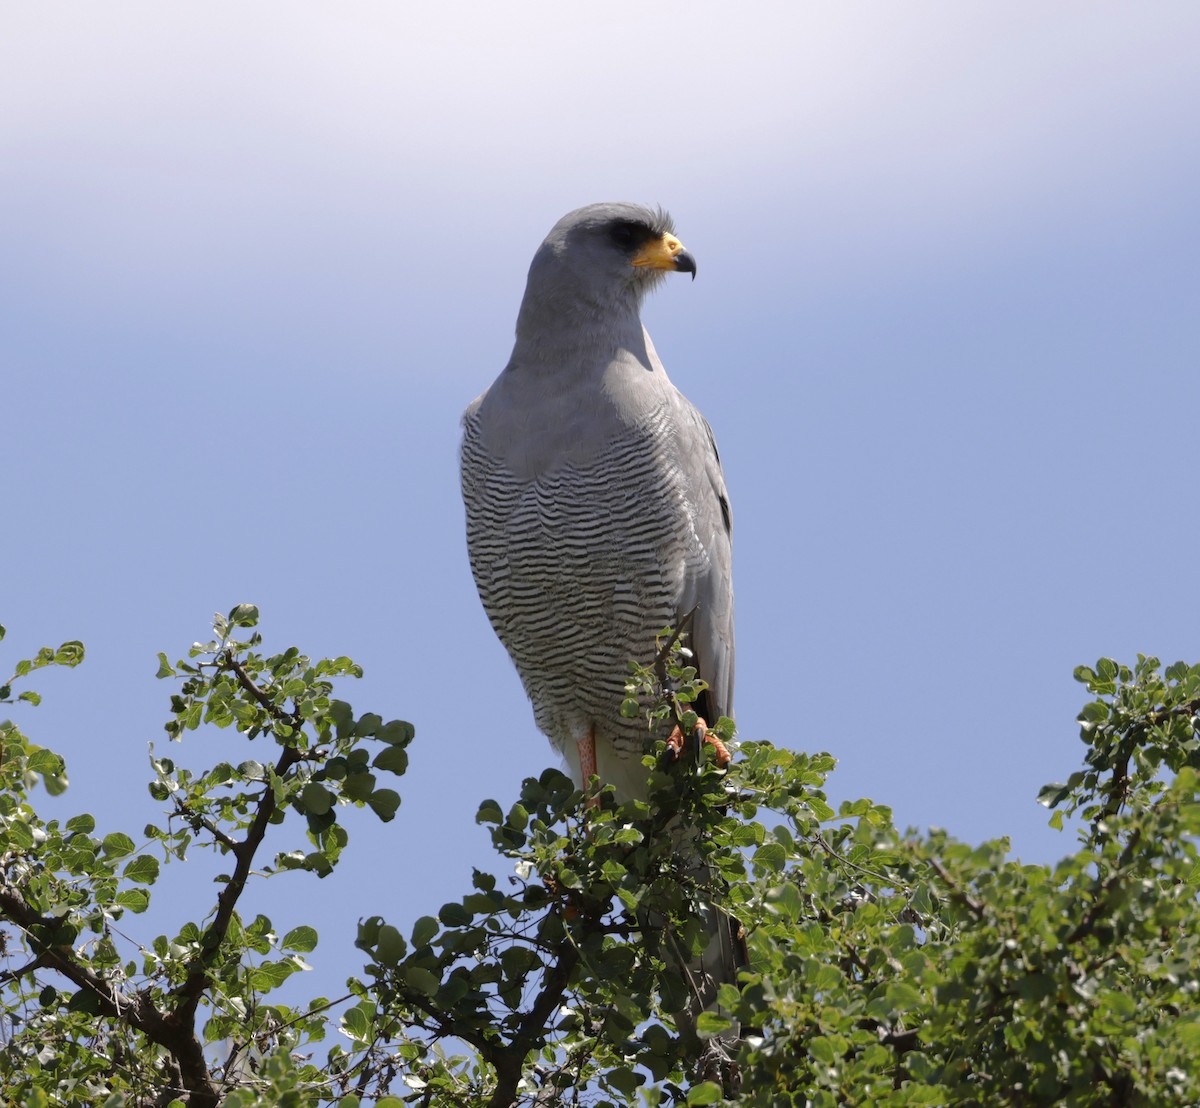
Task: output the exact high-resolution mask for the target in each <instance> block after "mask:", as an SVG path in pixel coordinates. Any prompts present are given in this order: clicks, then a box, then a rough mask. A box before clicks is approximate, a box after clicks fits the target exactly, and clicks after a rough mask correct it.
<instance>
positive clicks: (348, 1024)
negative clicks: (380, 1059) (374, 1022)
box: [341, 1005, 372, 1043]
mask: <svg viewBox="0 0 1200 1108" xmlns="http://www.w3.org/2000/svg"><path fill="white" fill-rule="evenodd" d="M341 1028H342V1032H343V1034H345V1035H347V1036H348V1037H349V1038H351V1039H353V1040H354V1041H355V1042H359V1043H369V1042H370V1041H371V1039H372V1032H371V1017H370V1016H369V1015H368V1014H367V1012H365V1011H364V1010H363V1008H362V1006H361V1005H359V1006H356V1007H354V1008H351V1009H350V1010H349V1011H347V1012H345V1013H344V1014H343V1015H342V1018H341Z"/></svg>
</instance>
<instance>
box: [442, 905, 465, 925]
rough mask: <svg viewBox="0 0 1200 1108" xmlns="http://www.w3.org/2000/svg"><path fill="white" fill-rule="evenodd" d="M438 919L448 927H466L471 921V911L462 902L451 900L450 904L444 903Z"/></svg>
mask: <svg viewBox="0 0 1200 1108" xmlns="http://www.w3.org/2000/svg"><path fill="white" fill-rule="evenodd" d="M438 919H440V920H441V921H442V923H444V924H445V925H446V926H447V927H465V926H466V925H467V924H468V923H470V922H471V913H470V912H468V911H467V910H466V909H465V908H464V907H463V906H462V905H461V904H456V903H454V902H453V901H451V902H450V903H449V904H443V905H442V909H441V911H440V912H438Z"/></svg>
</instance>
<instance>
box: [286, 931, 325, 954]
mask: <svg viewBox="0 0 1200 1108" xmlns="http://www.w3.org/2000/svg"><path fill="white" fill-rule="evenodd" d="M279 945H280V947H281V948H282V949H283V950H296V951H299V952H300V953H301V954H307V953H308V952H309V951H312V950H316V948H317V931H316V928H313V927H308V926H307V925H303V924H302V925H301V926H300V927H293V928H292V929H291V930H290V931H289V932H288V933H287V934H286V935H284V937H283V939H282V941H281V942H280V944H279Z"/></svg>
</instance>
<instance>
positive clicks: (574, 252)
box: [461, 202, 748, 1072]
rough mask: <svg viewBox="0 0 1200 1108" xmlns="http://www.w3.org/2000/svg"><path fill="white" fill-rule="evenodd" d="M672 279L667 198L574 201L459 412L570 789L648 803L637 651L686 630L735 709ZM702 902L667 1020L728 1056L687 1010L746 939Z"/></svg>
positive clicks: (715, 481) (509, 642) (484, 552)
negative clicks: (636, 689)
mask: <svg viewBox="0 0 1200 1108" xmlns="http://www.w3.org/2000/svg"><path fill="white" fill-rule="evenodd" d="M672 273H682V274H690V275H691V277H692V279H693V280H695V277H696V259H695V257H694V256H693V255H692V254H691V253H690V252H689V251H688V250H686V249H685V248H684V246H683V244H682V242H681V241H680V240H679V239H678V238H677V237H676V234H675V226H674V223H673V221H672V219H671V217H670V215H669V214H668V213H667V212H666V211H664V210H663V209H662V208H648V207H644V206H641V205H638V204H632V203H626V202H621V203H601V204H591V205H588V206H587V207H583V208H579V209H576V210H575V211H572V212H569V213H567V214H566V215H565V216H563V217H562V219H560V220H559V221H558V222H557V223H556V224H555V225H554V226H553V228H552V229H551V230H550V233H549V234H548V235H547V236H546V238H545V240H544V241H543V242H542V244H541V246H540V247H539V248H538V249H537V251H536V253H535V254H534V256H533V261H532V262H531V264H530V267H529V274H528V278H527V281H526V286H525V294H524V297H523V299H522V301H521V306H520V310H519V312H518V314H517V323H516V338H515V341H514V344H513V349H512V355H511V356H510V358H509V360H508V364H507V365H506V366H505V367H504V369H503V370H502V371H501V373H500V375H499V376H498V377H497V378H496V380H495V381H494V382H493V383H492V384H491V385H490V386H489V387H488V389H487V390H486V391H485V392H484V393H483V394H482V395H480V396H479V397H477V398H476V399H475V400H474V401H473V402H472V403H471V404H470V405H469V406H468V408H467V410H466V412H465V413H464V415H463V438H462V449H461V471H462V472H461V476H462V495H463V500H464V503H465V507H466V521H467V549H468V554H469V559H470V563H471V570H472V573H473V574H474V578H475V583H476V586H477V588H478V591H479V596H480V599H481V600H482V602H483V607H484V609H485V611H486V612H487V615H488V618H489V619H490V621H491V624H492V627H493V628H494V629H495V631H496V634H497V635H498V636H499V638H500V640H501V642H502V643H503V644H504V646H505V647H506V648H507V650H508V653H509V655H510V656H511V658H512V661H513V663H514V664H515V667H516V670H517V673H518V674H519V675H520V678H521V681H522V682H523V684H524V687H525V692H526V693H527V694H528V697H529V700H530V702H531V703H532V705H533V713H534V719H535V721H536V723H537V726H538V727H539V728H540V729H541V731H542V732H543V733H544V734H545V735H546V736H547V737H548V738H549V740H550V742H551V744H552V745H553V746H554V747H555V749H556V750H558V751H559V753H560V754H561V755H562V757H563V759H564V761H565V762H566V764H567V766H568V768H569V770H570V771H571V774H572V776H573V777H574V779H575V782H576V784H577V785H579V786H581V787H583V786H586V785H587V784H588V782H589V780H590V779H591V778H592V776H593V775H594V776H596V777H597V778H598V779H599V780H600V782H601V783H602V784H606V785H609V784H611V785H612V786H613V788H614V791H615V793H616V796H617V798H618V799H619V800H631V799H639V800H645V799H647V794H648V784H647V781H648V777H649V774H648V771H647V769H646V767H645V765H644V764H643V762H642V758H643V756H644V755H645V753H646V747H647V744H648V738H650V737H652V736H650V735H649V734H648V729H647V722H646V720H645V719H644V718H642V719H637V718H625V717H624V716H622V715H621V713H620V711H619V708H620V705H621V702H622V700H623V699H624V697H625V687H624V676H625V674H626V673H627V672H628V670H627V663H628V662H629V661H630V660H631V659H633V660H646V659H647V657H648V656H650V655H651V654H652V652H653V651H654V650H655V639H656V635H657V634H658V633H659V632H660V631H661V630H662V629H663V628H664V627H668V626H670V627H672V628H675V629H682V628H686V630H687V643H686V645H687V647H688V648H689V649H690V651H691V655H692V656H691V660H690V664H692V665H694V666H695V667H696V670H697V674H698V676H699V677H700V678H701V679H702V681H704V682H705V683H706V684H707V688H705V689H704V691H703V692H702V693H701V696H700V698H699V700H698V701H697V702H696V704H695V705H694V707H695V708H696V710H697V712H698V714H699V715H700V716H701V717H703V718H704V719H705V720H708V721H715V720H717V719H718V718H719V717H721V716H729V717H731V718H732V715H733V685H734V629H733V575H732V533H733V516H732V513H731V510H730V506H729V494H728V492H727V490H726V486H725V477H724V473H723V470H722V466H721V458H720V455H719V454H718V452H717V444H716V439H715V438H714V436H713V432H712V428H711V427H710V426H709V424H708V422H707V420H705V418H704V417H703V416H702V415H701V414H700V412H699V411H698V410H697V409H696V407H695V406H694V405H693V404H692V403H690V402H689V401H688V400H687V398H686V397H684V395H683V394H682V393H681V392H680V391H679V390H678V389H677V388H676V387H675V386H674V385H673V384H672V383H671V380H670V379H669V378H668V376H667V373H666V370H665V369H664V368H663V364H662V362H661V360H660V359H659V356H658V354H657V353H656V351H655V349H654V344H653V343H652V342H651V341H650V335H649V334H648V332H647V331H646V329H645V327H644V326H643V325H642V320H641V307H642V303H643V301H644V300H645V297H646V294H647V293H648V292H649V291H650V290H651V289H653V288H655V287H656V286H657V285H659V284H660V283H661V282H662V281H663V280H664V279H665V278H666V277H667V276H668V275H669V274H672ZM662 737H664V738H669V739H671V740H672V741H673V740H675V739H677V738H678V737H679V736H678V734H677V732H676V733H675V734H672V735H670V736H667V735H664V736H662ZM714 745H715V746H716V747H717V755H718V759H724V760H725V761H727V760H728V758H729V754H728V752H727V751H726V750H725V748H724V747H723V746H722V745H721V744H720V743H719V742H718V743H715V744H714ZM673 840H674V842H675V844H676V845H675V851H676V853H677V855H678V856H680V857H681V858H682V859H684V864H685V868H687V869H688V870H689V871H690V872H693V873H695V874H697V875H699V876H702V877H703V876H709V877H711V875H708V874H707V870H706V869H705V867H703V866H702V865H701V864H700V863H698V862H697V860H696V858H697V856H696V854H695V851H694V848H693V847H692V846H691V845H690V840H689V837H688V829H687V828H679V827H676V828H675V831H674V833H673ZM700 911H701V913H702V916H703V923H704V926H705V929H706V931H707V932H708V934H709V941H708V943H707V945H706V947H705V948H704V951H703V953H702V954H701V955H700V956H699V957H697V958H692V957H689V956H687V955H685V954H683V953H682V952H677V954H676V955H675V956H674V957H673V958H672V960H673V961H674V963H675V964H676V966H677V967H678V968H680V969H682V970H683V971H684V974H685V978H686V979H687V980H688V981H689V982H690V985H689V998H688V1000H687V1002H686V1003H685V1006H684V1009H683V1010H682V1011H680V1012H678V1013H677V1014H676V1023H677V1026H678V1027H679V1029H680V1032H681V1034H682V1035H683V1036H684V1038H685V1039H686V1040H689V1041H690V1042H691V1043H692V1046H693V1047H694V1048H695V1049H696V1050H697V1052H699V1053H700V1054H701V1056H702V1057H704V1056H705V1052H709V1053H708V1056H709V1057H710V1058H711V1057H713V1055H712V1053H711V1052H712V1051H714V1050H715V1051H717V1052H718V1056H719V1057H721V1058H727V1057H728V1055H725V1054H722V1053H721V1051H722V1047H721V1046H720V1044H719V1043H718V1041H717V1040H716V1039H714V1040H712V1041H711V1042H710V1043H705V1044H702V1043H700V1042H699V1040H698V1039H697V1037H696V1034H695V1029H696V1019H697V1017H698V1015H699V1013H700V1012H702V1011H704V1010H705V1009H706V1008H712V1007H713V1006H714V1004H715V998H716V992H717V986H718V985H719V984H720V983H721V982H723V981H728V982H736V980H737V974H738V971H739V969H741V968H744V967H745V966H746V965H747V964H748V958H747V954H746V945H745V936H744V934H743V933H742V932H741V929H740V927H739V925H738V924H737V922H736V920H734V919H733V918H732V917H731V916H729V915H728V914H727V913H726V912H724V911H723V910H722V909H721V908H719V907H717V906H715V905H712V904H706V905H702V906H701V907H700ZM654 922H655V921H654V920H652V919H647V920H644V921H643V925H644V926H646V925H649V926H654ZM658 922H659V923H661V921H658ZM704 1072H707V1071H704Z"/></svg>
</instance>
